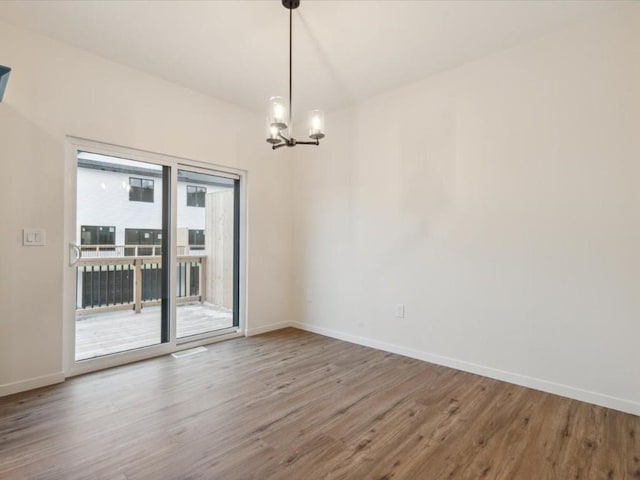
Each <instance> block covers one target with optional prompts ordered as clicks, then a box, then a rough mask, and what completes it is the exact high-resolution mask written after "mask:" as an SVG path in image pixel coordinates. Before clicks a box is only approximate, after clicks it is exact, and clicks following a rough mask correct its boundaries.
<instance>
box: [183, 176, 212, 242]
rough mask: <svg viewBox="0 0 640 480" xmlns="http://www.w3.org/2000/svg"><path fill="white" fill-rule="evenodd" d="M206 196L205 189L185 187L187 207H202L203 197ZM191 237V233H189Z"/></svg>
mask: <svg viewBox="0 0 640 480" xmlns="http://www.w3.org/2000/svg"><path fill="white" fill-rule="evenodd" d="M206 194H207V187H196V186H195V185H187V207H204V197H205V195H206ZM189 235H191V231H189Z"/></svg>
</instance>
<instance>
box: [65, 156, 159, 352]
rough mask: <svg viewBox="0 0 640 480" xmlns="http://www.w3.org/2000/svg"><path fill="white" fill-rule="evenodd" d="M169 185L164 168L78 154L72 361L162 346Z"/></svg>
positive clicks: (109, 157) (124, 159)
mask: <svg viewBox="0 0 640 480" xmlns="http://www.w3.org/2000/svg"><path fill="white" fill-rule="evenodd" d="M169 184H170V168H169V167H163V166H160V165H156V164H153V163H147V162H141V161H136V160H131V159H126V158H118V157H113V156H107V155H101V154H96V153H90V152H82V151H81V152H78V155H77V183H76V185H77V190H76V195H77V199H76V245H75V247H74V249H75V254H76V259H75V266H76V310H75V360H76V361H80V360H87V359H91V358H95V357H100V356H104V355H111V354H115V353H120V352H124V351H128V350H134V349H138V348H142V347H149V346H151V345H157V344H160V343H162V342H167V341H168V340H169V330H170V329H169V326H170V325H169V308H168V307H169V302H168V300H169V299H168V292H169V290H168V277H167V271H168V269H167V267H168V263H167V262H168V255H167V253H168V251H169V248H168V245H169V244H168V239H169V218H170V217H169V211H170V206H169V205H170V204H169V192H170V189H169ZM132 232H136V235H133V234H132Z"/></svg>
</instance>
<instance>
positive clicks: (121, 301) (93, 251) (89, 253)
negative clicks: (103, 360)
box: [76, 245, 207, 315]
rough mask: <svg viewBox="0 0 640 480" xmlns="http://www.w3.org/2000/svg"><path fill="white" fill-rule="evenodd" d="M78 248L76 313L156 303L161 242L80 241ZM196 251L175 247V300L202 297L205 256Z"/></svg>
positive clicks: (139, 306) (203, 299) (159, 298)
mask: <svg viewBox="0 0 640 480" xmlns="http://www.w3.org/2000/svg"><path fill="white" fill-rule="evenodd" d="M81 248H82V257H81V258H80V260H79V261H78V270H77V272H78V273H77V282H78V288H77V292H78V295H77V302H76V313H77V314H79V315H83V314H87V313H95V312H98V311H102V312H104V311H110V310H124V309H132V310H135V312H136V313H140V311H141V310H142V308H143V307H144V306H150V305H157V304H159V303H160V301H161V297H162V295H161V278H162V257H161V256H160V255H159V254H160V253H161V246H159V245H83V246H82V247H81ZM194 250H195V251H194ZM197 251H198V250H196V249H195V248H194V247H193V246H191V247H188V246H187V247H179V250H178V257H177V265H176V277H177V278H176V282H175V286H176V294H177V299H178V302H181V303H185V302H193V301H199V302H204V301H205V300H206V299H205V295H206V293H205V292H206V291H207V289H206V268H207V256H206V255H200V254H196V252H197ZM200 251H201V250H200ZM185 252H186V253H185Z"/></svg>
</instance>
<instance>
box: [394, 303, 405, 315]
mask: <svg viewBox="0 0 640 480" xmlns="http://www.w3.org/2000/svg"><path fill="white" fill-rule="evenodd" d="M396 318H404V303H398V304H397V305H396Z"/></svg>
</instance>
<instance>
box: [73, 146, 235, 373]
mask: <svg viewBox="0 0 640 480" xmlns="http://www.w3.org/2000/svg"><path fill="white" fill-rule="evenodd" d="M78 142H79V143H78V144H75V143H74V144H73V148H74V158H73V168H71V167H70V175H69V177H71V173H72V175H73V179H72V180H71V179H70V178H69V180H68V181H69V184H70V186H71V187H70V188H69V191H73V192H75V195H74V197H73V199H71V198H69V199H68V207H67V208H68V211H69V210H71V209H72V210H73V214H72V215H70V216H69V218H70V219H73V220H72V221H69V224H68V226H67V232H68V235H69V240H70V268H69V270H68V273H67V276H66V278H67V280H66V282H65V285H66V286H67V287H66V288H67V289H68V290H67V291H68V292H69V293H68V295H67V296H66V298H67V303H66V307H65V308H66V309H67V311H68V312H69V316H72V317H73V322H72V323H69V324H67V327H68V328H67V329H66V333H65V337H66V338H67V341H66V342H67V344H68V345H69V349H68V350H67V352H68V353H67V356H66V360H65V362H66V365H67V367H66V369H67V371H69V372H75V373H82V372H86V371H91V370H93V369H97V368H102V367H104V366H110V365H117V364H120V363H126V362H127V361H134V360H137V359H141V358H147V357H149V356H154V355H160V354H163V353H168V352H171V351H175V350H177V349H180V348H184V347H183V346H182V345H183V344H185V343H190V342H200V343H203V342H207V341H209V338H210V337H213V336H216V337H217V338H226V337H227V336H233V335H237V334H238V332H239V329H240V288H239V285H240V176H239V175H237V174H235V173H231V172H220V171H214V170H209V169H206V168H201V167H196V166H188V167H187V166H185V165H184V164H182V163H179V162H178V161H177V159H175V158H173V157H164V156H162V155H156V154H147V153H146V152H139V151H136V150H129V149H124V148H120V147H113V148H110V147H109V146H106V147H105V148H101V144H95V145H96V146H95V148H94V147H93V146H94V142H88V141H86V142H85V141H81V140H78ZM70 162H71V160H70ZM72 186H75V189H74V188H72ZM72 297H73V298H72Z"/></svg>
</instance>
